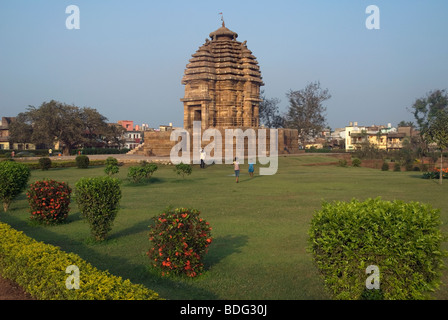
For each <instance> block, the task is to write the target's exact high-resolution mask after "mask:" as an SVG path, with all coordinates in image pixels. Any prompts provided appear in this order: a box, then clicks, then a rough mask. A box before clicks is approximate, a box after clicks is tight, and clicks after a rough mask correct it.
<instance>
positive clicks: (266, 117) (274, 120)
mask: <svg viewBox="0 0 448 320" xmlns="http://www.w3.org/2000/svg"><path fill="white" fill-rule="evenodd" d="M260 98H261V100H262V101H261V102H260V108H259V115H260V122H261V123H262V124H264V125H265V126H266V127H268V128H282V127H283V126H284V121H285V119H284V118H283V117H282V116H281V115H280V111H279V108H278V105H279V103H280V99H278V98H270V99H268V98H266V96H265V95H264V91H261V94H260Z"/></svg>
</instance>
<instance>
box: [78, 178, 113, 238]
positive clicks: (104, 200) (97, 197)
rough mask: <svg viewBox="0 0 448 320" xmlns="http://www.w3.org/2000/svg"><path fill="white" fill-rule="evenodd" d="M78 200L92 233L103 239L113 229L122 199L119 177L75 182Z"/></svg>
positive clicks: (82, 179) (86, 179) (83, 179)
mask: <svg viewBox="0 0 448 320" xmlns="http://www.w3.org/2000/svg"><path fill="white" fill-rule="evenodd" d="M75 194H76V201H77V203H78V207H79V210H80V211H81V215H82V216H83V217H84V218H85V219H86V220H87V221H88V223H89V225H90V229H91V232H92V235H93V236H94V237H95V239H96V240H97V241H102V240H104V239H105V238H106V237H107V234H108V233H109V232H110V230H111V229H112V225H113V222H114V220H115V217H116V215H117V212H118V210H119V208H118V205H119V203H120V199H121V189H120V180H118V179H117V178H111V177H109V176H106V177H95V178H81V179H80V180H79V181H78V182H76V184H75Z"/></svg>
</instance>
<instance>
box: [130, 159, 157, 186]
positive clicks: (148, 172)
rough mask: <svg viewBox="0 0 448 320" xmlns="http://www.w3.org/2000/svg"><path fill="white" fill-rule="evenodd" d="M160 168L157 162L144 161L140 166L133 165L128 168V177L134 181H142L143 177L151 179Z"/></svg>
mask: <svg viewBox="0 0 448 320" xmlns="http://www.w3.org/2000/svg"><path fill="white" fill-rule="evenodd" d="M157 169H158V167H157V165H156V164H155V163H149V162H146V161H142V163H141V164H140V165H139V166H132V167H129V169H128V178H130V179H131V180H132V181H133V182H140V181H142V180H143V179H150V178H151V177H152V175H153V174H154V172H155V171H156V170H157Z"/></svg>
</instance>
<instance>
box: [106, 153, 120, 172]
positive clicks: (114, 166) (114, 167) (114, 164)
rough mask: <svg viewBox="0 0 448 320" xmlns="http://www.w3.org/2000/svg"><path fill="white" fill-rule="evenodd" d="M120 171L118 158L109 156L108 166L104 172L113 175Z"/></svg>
mask: <svg viewBox="0 0 448 320" xmlns="http://www.w3.org/2000/svg"><path fill="white" fill-rule="evenodd" d="M118 171H119V168H118V160H117V159H116V158H114V157H108V158H107V159H106V168H105V169H104V172H105V173H106V174H107V175H109V176H112V175H114V174H116V173H118Z"/></svg>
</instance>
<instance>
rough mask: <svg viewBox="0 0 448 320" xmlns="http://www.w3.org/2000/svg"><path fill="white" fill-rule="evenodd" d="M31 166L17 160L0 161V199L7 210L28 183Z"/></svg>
mask: <svg viewBox="0 0 448 320" xmlns="http://www.w3.org/2000/svg"><path fill="white" fill-rule="evenodd" d="M30 175H31V171H30V168H29V167H28V166H26V165H24V164H22V163H18V162H15V161H2V162H0V200H1V201H2V202H3V210H4V211H5V212H6V211H8V208H9V206H10V204H11V202H12V200H14V198H15V197H17V196H18V195H19V194H20V193H21V192H22V191H24V190H25V189H26V187H27V185H28V180H29V178H30Z"/></svg>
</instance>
